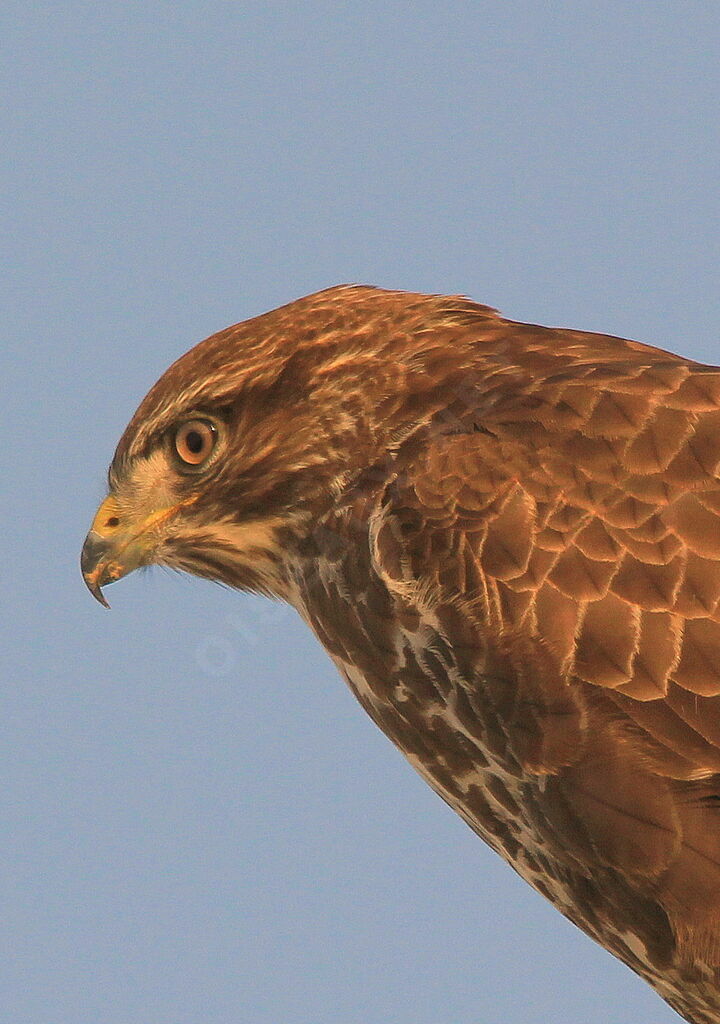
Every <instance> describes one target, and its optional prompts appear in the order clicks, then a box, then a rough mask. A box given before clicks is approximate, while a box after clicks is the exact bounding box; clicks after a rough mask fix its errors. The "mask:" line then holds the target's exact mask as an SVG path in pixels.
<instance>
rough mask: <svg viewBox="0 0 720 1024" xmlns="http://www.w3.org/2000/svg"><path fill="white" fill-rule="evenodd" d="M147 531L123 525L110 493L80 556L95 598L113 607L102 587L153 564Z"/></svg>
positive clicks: (83, 570) (81, 564)
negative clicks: (150, 559) (150, 562)
mask: <svg viewBox="0 0 720 1024" xmlns="http://www.w3.org/2000/svg"><path fill="white" fill-rule="evenodd" d="M147 539H148V538H147V533H146V530H145V529H142V528H141V529H140V530H138V529H137V528H135V529H128V528H127V526H124V525H123V521H122V516H121V513H120V507H119V505H118V502H117V500H116V498H115V497H114V495H112V494H110V495H109V496H108V497H107V498H106V499H105V501H104V502H103V503H102V505H101V506H100V508H99V509H98V511H97V515H96V516H95V518H94V520H93V523H92V526H91V527H90V531H89V532H88V535H87V537H86V538H85V543H84V544H83V549H82V554H81V555H80V570H81V572H82V575H83V579H84V580H85V583H86V585H87V588H88V590H89V591H90V593H91V594H92V596H93V597H94V598H95V599H96V600H98V601H99V602H100V604H102V605H104V606H105V607H106V608H109V607H110V605H109V604H108V603H107V601H106V600H105V596H104V594H103V592H102V587H104V586H106V585H107V584H108V583H114V582H115V580H119V579H121V578H122V577H123V576H127V575H128V573H130V572H132V571H133V569H137V568H138V566H140V565H145V564H147V562H148V561H149V558H148V554H149V552H148V544H147Z"/></svg>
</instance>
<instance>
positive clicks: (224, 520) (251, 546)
mask: <svg viewBox="0 0 720 1024" xmlns="http://www.w3.org/2000/svg"><path fill="white" fill-rule="evenodd" d="M490 313H491V311H489V310H485V308H484V307H478V306H477V305H475V304H474V303H470V302H469V301H467V300H463V299H457V298H455V299H448V298H443V297H436V296H425V295H412V294H409V293H404V292H387V291H381V290H379V289H374V288H366V287H359V286H340V287H338V288H332V289H328V290H326V291H324V292H318V293H316V294H315V295H311V296H308V297H306V298H304V299H300V300H298V301H297V302H294V303H291V304H290V305H288V306H285V307H282V308H280V309H278V310H274V311H273V312H271V313H267V314H265V315H263V316H260V317H257V318H255V319H253V320H249V321H246V322H245V323H242V324H238V325H236V326H234V327H230V328H227V329H226V330H224V331H221V332H220V333H218V334H215V335H213V336H212V337H210V338H207V339H206V340H205V341H203V342H201V343H200V344H199V345H197V346H196V347H195V348H194V349H191V350H190V351H189V352H188V353H186V354H185V355H184V356H182V357H181V358H180V359H179V360H177V362H175V363H174V364H173V365H172V366H171V367H170V368H169V369H168V370H167V371H166V372H165V373H164V374H163V376H162V377H161V378H160V380H159V381H158V382H157V383H156V384H155V385H154V386H153V387H152V388H151V390H150V391H149V393H148V394H147V396H146V397H145V399H144V400H143V401H142V403H141V404H140V407H139V408H138V410H137V412H136V413H135V415H134V416H133V418H132V420H131V421H130V423H129V425H128V427H127V429H126V430H125V433H124V434H123V436H122V438H121V440H120V442H119V444H118V447H117V450H116V452H115V456H114V458H113V461H112V464H111V466H110V471H109V493H108V496H107V497H106V499H105V500H104V501H103V503H102V504H101V506H100V508H99V510H98V512H97V514H96V516H95V519H94V520H93V523H92V526H91V529H90V531H89V533H88V535H87V539H86V541H85V545H84V547H83V552H82V559H81V567H82V572H83V576H84V578H85V582H86V583H87V585H88V587H89V589H90V591H91V592H92V594H93V595H94V596H95V597H96V598H97V599H98V600H99V601H101V602H102V603H103V604H105V603H106V602H105V598H104V596H103V594H102V587H103V586H105V585H106V584H108V583H112V582H114V581H115V580H118V579H120V578H121V577H123V576H126V575H127V574H128V573H130V572H132V571H133V570H134V569H136V568H138V567H140V566H145V565H150V564H159V565H165V566H168V567H170V568H173V569H179V570H184V571H187V572H190V573H193V574H195V575H198V576H202V577H205V578H209V579H213V580H216V581H219V582H222V583H225V584H228V585H230V586H234V587H238V588H241V589H246V590H252V591H256V592H261V593H270V594H274V595H277V596H285V595H284V587H285V583H286V574H285V568H284V567H285V565H286V561H287V557H288V553H289V552H291V551H292V549H293V544H294V543H295V542H297V541H298V539H299V538H301V537H302V536H303V534H306V533H307V529H308V524H309V523H313V522H317V521H318V519H319V518H320V517H321V516H322V515H323V514H324V512H325V511H327V509H328V508H329V507H330V505H331V504H332V502H333V500H334V499H335V498H336V496H337V494H338V492H339V489H340V487H341V484H342V482H344V481H347V480H348V478H349V477H350V476H351V475H352V474H353V472H357V471H358V470H359V469H361V468H363V467H367V466H371V465H372V464H373V463H374V462H376V461H377V460H378V459H381V458H382V457H383V455H384V454H387V451H388V450H389V448H390V447H392V445H393V444H396V443H397V441H398V439H400V438H401V437H403V436H405V435H406V433H407V430H408V429H410V427H411V425H413V424H415V423H416V422H417V420H418V409H419V408H421V409H422V410H423V415H428V414H430V413H431V412H432V408H433V402H432V401H428V400H427V394H428V393H430V392H432V390H433V389H437V385H438V372H437V366H438V365H439V364H440V363H441V364H442V365H443V366H444V367H445V368H446V369H447V368H448V367H450V366H451V365H452V364H453V355H452V353H453V351H454V352H455V353H456V355H457V353H459V352H460V350H461V349H462V345H460V344H458V345H457V346H455V347H454V348H448V344H447V341H448V335H447V330H450V331H455V332H456V333H457V329H458V324H459V323H461V322H466V321H467V319H468V317H471V318H472V317H474V318H477V317H478V315H479V314H480V315H483V314H485V315H488V316H489V315H490ZM443 327H445V328H447V330H444V329H443ZM421 396H425V397H424V401H422V402H421V401H419V400H418V399H419V398H420V397H421Z"/></svg>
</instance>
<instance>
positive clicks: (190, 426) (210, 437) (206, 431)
mask: <svg viewBox="0 0 720 1024" xmlns="http://www.w3.org/2000/svg"><path fill="white" fill-rule="evenodd" d="M217 438H218V432H217V428H216V427H215V426H214V424H212V423H210V421H209V420H200V419H196V420H188V421H187V423H183V424H182V426H180V427H178V429H177V430H176V431H175V438H174V444H175V451H176V452H177V455H178V458H179V459H180V461H181V462H182V463H183V465H185V466H191V467H192V468H193V469H196V468H198V467H199V466H202V465H203V463H204V462H206V461H207V460H208V459H209V457H210V455H212V452H213V449H214V448H215V445H216V443H217Z"/></svg>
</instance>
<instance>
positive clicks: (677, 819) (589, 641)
mask: <svg viewBox="0 0 720 1024" xmlns="http://www.w3.org/2000/svg"><path fill="white" fill-rule="evenodd" d="M151 563H155V564H160V565H166V566H171V567H172V568H174V569H180V570H185V571H187V572H190V573H194V574H196V575H198V576H202V577H205V578H208V579H211V580H216V581H220V582H222V583H224V584H227V585H229V586H231V587H237V588H239V589H241V590H246V591H253V592H256V593H261V594H266V595H270V596H272V597H275V598H279V599H282V600H284V601H287V602H289V603H290V604H291V605H293V606H294V607H295V608H296V609H297V610H298V611H299V613H300V614H301V616H302V617H303V618H304V619H305V621H306V622H307V623H308V624H309V625H310V627H311V628H312V629H313V630H314V632H315V634H316V635H317V636H318V638H319V639H320V641H321V643H322V644H323V645H324V647H325V648H326V650H327V651H328V652H329V654H330V656H331V658H332V659H333V661H334V662H335V664H336V665H337V667H338V669H339V670H340V673H341V674H342V675H343V676H344V678H345V680H346V681H347V683H348V684H349V686H350V687H351V689H352V691H353V693H354V694H355V696H356V697H357V699H358V701H359V702H360V704H361V705H362V706H363V707H364V708H365V710H366V711H367V713H368V714H369V715H370V717H371V718H372V719H373V720H374V721H375V722H376V724H377V725H378V726H379V727H380V729H382V730H383V731H384V732H385V733H386V734H387V735H388V736H389V738H390V739H391V740H392V741H393V742H394V743H395V744H396V745H397V746H398V747H399V748H400V750H401V751H402V752H403V753H404V754H405V756H406V757H407V758H408V760H409V761H410V763H411V764H412V765H413V766H414V767H415V768H416V769H417V771H418V772H419V773H420V774H421V775H422V776H423V777H424V778H425V779H426V780H427V782H428V783H429V784H430V786H432V788H433V789H434V790H435V791H436V792H437V793H438V794H439V795H440V796H441V797H442V798H443V799H444V800H446V801H447V802H448V804H450V806H451V807H453V808H454V809H455V810H456V811H457V812H458V813H459V814H460V815H461V816H462V818H463V819H464V820H465V821H466V822H467V823H468V824H469V825H470V827H471V828H472V829H474V831H475V832H476V833H477V834H478V835H479V836H480V837H481V838H482V839H484V840H485V841H486V842H487V843H489V845H490V846H491V847H492V848H493V849H494V850H495V851H497V853H499V854H500V855H501V856H502V857H504V858H505V860H507V861H508V862H509V863H510V864H511V865H512V867H513V868H514V869H515V870H516V871H517V872H518V873H519V874H520V875H521V876H522V877H523V878H524V879H526V880H527V881H528V882H529V883H530V885H532V886H533V887H534V888H535V889H536V890H538V891H539V892H540V893H542V894H543V895H544V896H545V897H547V899H549V900H550V901H551V902H552V903H553V904H554V905H555V906H556V907H557V908H558V909H559V910H560V911H561V912H562V913H563V914H565V915H566V916H567V917H568V918H569V919H570V920H571V921H573V922H574V923H575V924H576V925H578V926H579V927H580V928H582V929H583V930H584V931H585V932H587V934H588V935H590V936H592V937H593V938H594V939H596V940H597V941H598V942H599V943H600V944H601V945H603V946H605V947H606V948H607V949H609V950H610V951H611V952H612V953H614V954H615V955H616V956H617V957H619V958H620V960H622V961H624V962H625V963H626V964H627V965H628V966H629V967H631V968H632V969H633V970H634V971H636V972H637V973H638V974H640V975H641V976H642V977H643V978H645V979H646V980H647V981H648V982H649V983H650V984H651V985H652V986H654V988H655V989H656V990H657V991H658V992H659V994H660V995H661V996H662V997H663V998H664V999H666V1000H667V1002H668V1003H669V1004H670V1005H671V1006H672V1007H673V1008H674V1009H675V1010H677V1012H678V1013H680V1014H681V1015H683V1016H684V1017H685V1018H686V1020H687V1021H690V1022H692V1024H717V1022H718V1021H720V369H718V368H716V367H712V366H705V365H700V364H698V363H696V362H693V361H692V360H689V359H684V358H681V357H680V356H677V355H673V354H671V353H668V352H664V351H662V350H660V349H657V348H651V347H649V346H646V345H642V344H639V343H637V342H633V341H625V340H623V339H620V338H615V337H609V336H604V335H600V334H589V333H583V332H580V331H572V330H557V329H548V328H545V327H539V326H535V325H530V324H522V323H516V322H512V321H509V320H506V319H503V318H502V317H501V316H499V315H498V314H497V313H496V312H495V311H494V310H493V309H491V308H489V307H487V306H483V305H479V304H477V303H475V302H472V301H470V300H469V299H466V298H462V297H446V296H438V295H421V294H412V293H406V292H398V291H384V290H380V289H375V288H369V287H360V286H349V285H348V286H340V287H336V288H330V289H327V290H325V291H321V292H318V293H317V294H314V295H310V296H307V297H306V298H303V299H300V300H298V301H297V302H293V303H291V304H290V305H287V306H284V307H282V308H281V309H278V310H275V311H273V312H270V313H267V314H265V315H263V316H259V317H257V318H255V319H252V320H249V321H247V322H245V323H241V324H238V325H236V326H234V327H229V328H228V329H227V330H224V331H221V332H220V333H219V334H215V335H213V336H212V337H210V338H208V339H207V340H205V341H203V342H201V343H200V344H199V345H197V346H196V347H195V348H194V349H192V350H191V351H190V352H188V353H187V354H186V355H184V356H182V358H180V359H179V360H178V361H177V362H175V363H174V364H173V365H172V366H171V367H170V368H169V369H168V370H167V371H166V373H165V374H164V375H163V376H162V377H161V378H160V380H159V381H158V382H157V383H156V384H155V385H154V387H152V389H151V390H150V392H149V393H148V395H147V396H146V398H145V399H144V400H143V401H142V403H141V405H140V407H139V409H138V410H137V412H136V413H135V415H134V417H133V418H132V420H131V421H130V424H129V426H128V427H127V429H126V431H125V433H124V434H123V436H122V438H121V440H120V442H119V445H118V447H117V451H116V453H115V456H114V459H113V462H112V465H111V467H110V473H109V495H108V497H107V498H106V499H105V501H104V502H103V503H102V505H101V506H100V509H99V511H98V513H97V515H96V517H95V520H94V522H93V524H92V528H91V530H90V532H89V534H88V537H87V540H86V541H85V546H84V548H83V554H82V571H83V574H84V577H85V580H86V582H87V584H88V586H89V588H90V590H91V591H92V593H93V594H94V595H95V597H97V598H98V599H99V600H101V601H103V602H104V597H103V595H102V591H101V588H102V587H103V586H104V585H105V584H107V583H111V582H112V581H114V580H117V579H119V578H120V577H122V576H124V575H126V574H127V573H129V572H130V571H132V570H133V569H135V568H137V567H138V566H143V565H148V564H151Z"/></svg>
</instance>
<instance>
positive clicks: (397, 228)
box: [0, 0, 720, 1024]
mask: <svg viewBox="0 0 720 1024" xmlns="http://www.w3.org/2000/svg"><path fill="white" fill-rule="evenodd" d="M719 45H720V7H718V5H717V3H716V2H714V0H713V2H705V3H702V2H696V0H687V2H685V3H677V2H673V3H668V2H662V0H656V2H655V3H652V4H637V3H629V2H628V3H616V2H612V0H610V2H609V3H605V4H603V5H598V4H597V3H595V2H593V3H588V2H582V0H581V2H573V3H531V2H513V0H509V2H504V3H502V4H498V3H485V2H480V0H478V2H474V3H452V2H451V3H449V4H446V5H439V4H437V3H430V2H425V0H416V2H414V3H412V4H410V3H392V2H391V3H387V2H384V3H378V2H375V0H369V2H366V3H365V4H363V5H360V4H346V3H320V2H316V0H309V2H306V3H292V2H285V3H282V4H280V3H263V4H243V3H227V2H226V3H219V2H205V3H202V4H200V3H173V4H170V3H153V4H141V3H132V2H130V3H123V4H90V3H78V2H68V3H64V4H62V5H54V4H33V5H28V4H25V3H23V4H19V3H9V4H5V5H4V8H3V13H2V15H0V48H1V49H2V52H3V61H2V68H3V70H2V71H1V72H0V76H1V78H2V80H1V81H0V85H1V86H2V94H3V97H4V102H3V109H2V113H0V118H1V119H2V138H3V146H2V153H0V167H1V168H2V170H1V173H2V184H3V189H2V193H3V196H4V198H3V200H2V209H1V211H0V212H1V214H2V235H3V238H4V241H5V245H4V247H3V249H4V252H3V263H4V268H3V273H2V283H1V284H0V301H1V302H2V314H3V315H2V320H3V330H2V335H3V339H2V350H1V356H2V368H1V370H2V373H1V377H0V379H1V380H2V388H3V400H2V410H1V413H2V418H3V426H2V438H3V442H4V443H3V445H2V449H1V450H0V462H1V473H2V475H1V477H0V479H2V481H3V483H2V494H1V507H2V527H3V528H2V531H1V533H0V545H1V549H0V590H1V591H2V608H3V616H2V631H3V647H2V655H1V657H2V681H3V688H2V713H1V714H0V752H1V753H0V764H1V765H2V768H1V771H2V780H1V784H0V815H1V817H2V821H3V829H2V838H1V839H0V898H1V901H2V907H3V928H2V934H1V936H0V949H1V950H2V955H1V956H0V1007H2V1009H1V1010H0V1019H2V1020H7V1021H8V1022H10V1021H12V1022H13V1024H66V1022H67V1024H126V1022H128V1021H136V1020H137V1021H148V1022H151V1024H238V1022H243V1024H244V1022H245V1021H248V1022H252V1024H278V1022H282V1024H374V1022H378V1024H379V1022H383V1024H386V1022H391V1024H446V1022H447V1024H460V1022H466V1024H500V1022H502V1024H545V1022H546V1021H548V1020H562V1019H568V1020H573V1021H580V1022H582V1024H615V1022H618V1024H620V1022H624V1021H626V1020H628V1019H629V1018H630V1017H631V1018H632V1019H634V1020H652V1021H653V1024H671V1022H672V1021H675V1020H678V1018H677V1017H676V1016H675V1015H674V1014H673V1013H672V1012H671V1011H670V1010H669V1009H668V1008H667V1007H665V1006H664V1004H662V1003H661V1002H660V1001H659V1000H658V999H657V997H656V996H654V995H653V994H652V993H651V992H650V990H649V989H646V988H645V986H644V985H643V984H642V983H641V982H640V981H639V980H636V979H635V978H634V977H633V976H632V975H631V974H630V973H629V972H628V971H627V970H626V969H625V968H624V967H622V966H621V965H620V964H618V963H616V962H615V961H613V959H612V958H611V957H610V956H609V955H608V954H606V953H604V952H603V951H602V950H600V949H599V948H597V947H595V946H594V945H593V943H591V942H590V940H588V939H585V938H584V937H583V936H582V935H581V934H580V933H579V932H577V931H576V929H575V928H573V927H572V926H571V925H570V924H568V923H567V922H565V921H564V920H563V919H562V918H561V917H560V916H559V915H558V914H557V913H556V912H555V911H554V910H552V909H551V908H550V907H549V905H547V904H545V903H544V901H543V900H542V899H541V898H540V897H539V896H537V895H535V894H534V893H533V892H532V891H531V890H530V889H529V888H528V887H527V886H526V885H525V884H524V883H522V882H520V880H519V879H517V878H516V877H515V876H514V875H513V874H512V872H511V871H510V870H509V869H508V868H507V867H506V866H505V865H504V864H503V863H502V862H501V861H500V860H499V859H498V858H497V857H495V855H494V854H492V853H491V852H490V851H489V850H488V849H486V848H485V847H484V846H483V844H482V843H481V842H480V841H479V840H477V839H476V838H475V837H474V836H473V835H472V834H471V833H470V831H469V830H468V829H467V828H466V827H465V826H464V825H463V824H462V822H461V821H460V820H459V819H458V818H456V817H455V816H454V815H453V814H452V813H451V812H450V811H449V810H448V808H446V807H445V806H444V804H443V803H442V802H441V801H440V800H439V799H438V798H437V797H436V796H435V795H434V794H433V793H432V792H431V791H430V790H429V789H428V788H427V787H426V786H425V784H424V783H423V782H421V780H420V779H419V778H418V777H416V776H415V775H414V774H413V772H412V770H411V769H410V768H409V767H408V766H407V765H406V764H405V762H404V761H403V759H402V758H401V756H400V755H399V754H398V753H396V752H395V750H394V749H393V748H392V747H391V745H390V744H389V742H388V741H387V740H385V738H384V737H383V736H382V735H381V734H380V733H379V732H378V731H377V730H376V729H375V727H374V726H373V725H372V724H371V723H370V721H369V720H367V719H366V718H365V716H364V714H363V712H362V710H361V709H360V708H359V707H358V706H356V705H355V704H354V701H353V699H352V697H351V696H350V694H349V693H348V692H347V691H346V690H345V688H344V686H343V684H342V682H341V681H340V679H339V678H337V677H336V673H335V670H334V669H333V667H332V665H331V664H330V662H329V660H328V658H327V657H326V656H325V655H324V654H323V652H322V651H321V649H320V648H319V646H318V644H317V643H316V642H315V641H314V639H313V638H312V637H311V636H310V635H309V634H308V632H307V630H306V628H305V627H304V626H303V625H302V624H301V623H300V621H299V620H298V618H297V616H295V614H294V613H292V612H291V611H289V610H288V609H284V608H282V607H278V606H274V605H272V604H270V603H268V602H265V601H262V600H260V599H254V598H249V597H244V596H241V595H235V594H232V593H229V592H227V591H223V590H221V589H220V588H216V587H213V586H211V585H209V584H203V583H201V582H199V581H195V580H190V579H188V578H184V577H179V576H175V575H172V574H166V573H162V572H160V571H153V572H149V573H145V574H136V575H135V576H133V577H131V578H129V579H128V580H126V581H123V582H122V583H120V584H118V585H117V587H113V589H112V590H111V591H110V592H109V595H108V596H109V597H110V599H111V602H112V605H113V608H112V611H111V612H110V613H108V612H106V611H104V610H103V609H102V608H101V607H100V606H99V605H97V604H95V603H94V602H93V601H92V599H91V598H90V596H89V595H88V594H87V592H86V591H85V589H84V587H83V584H82V581H81V579H80V577H79V573H78V568H77V559H78V553H79V549H80V545H81V542H82V538H83V536H84V533H85V530H86V528H87V526H88V524H89V521H90V518H91V517H92V514H93V512H94V509H95V506H96V504H97V501H98V500H99V499H100V498H101V497H102V496H103V493H104V476H105V470H106V466H107V464H108V462H109V460H110V457H111V455H112V452H113V449H114V446H115V443H116V441H117V439H118V437H119V435H120V433H121V431H122V429H123V427H124V425H125V423H126V421H127V420H128V418H129V416H130V415H131V414H132V412H133V410H134V408H135V406H136V405H137V403H138V402H139V400H140V399H141V398H142V396H143V394H144V393H145V391H146V390H147V388H148V387H149V386H150V385H151V384H152V383H153V381H154V380H155V379H156V377H157V376H158V375H159V374H160V373H161V372H162V370H163V369H164V368H165V367H166V365H167V364H168V363H169V362H170V361H171V360H172V359H174V358H175V357H176V356H177V355H179V354H180V353H181V352H183V351H184V350H186V349H187V348H189V347H190V346H191V345H193V344H194V343H195V342H196V341H198V340H200V339H201V338H202V337H204V336H205V335H207V334H210V333H211V332H213V331H215V330H218V329H220V328H222V327H224V326H226V325H227V324H229V323H232V322H235V321H238V320H242V319H245V318H246V317H249V316H252V315H255V314H257V313H259V312H262V311H264V310H266V309H269V308H271V307H273V306H276V305H279V304H281V303H284V302H287V301H289V300H291V299H293V298H295V297H298V296H300V295H302V294H305V293H307V292H310V291H313V290H315V289H317V288H321V287H326V286H328V285H331V284H334V283H338V282H341V281H360V282H365V283H372V284H378V285H382V286H385V287H399V288H408V289H413V290H425V291H435V292H442V291H446V292H463V293H466V294H469V295H471V296H473V297H474V298H476V299H478V300H480V301H483V302H486V303H488V304H490V305H494V306H496V307H499V308H500V309H501V310H502V311H503V312H505V313H506V314H507V315H509V316H511V317H513V318H516V319H525V320H530V321H536V322H541V323H550V324H559V325H564V326H569V327H577V328H585V329H591V330H601V331H606V332H609V333H616V334H620V335H623V336H626V337H632V338H636V339H638V340H642V341H647V342H651V343H653V344H656V345H660V346H663V347H668V348H672V349H675V350H677V351H681V352H683V353H685V354H687V355H690V356H693V357H694V358H697V359H701V360H705V361H709V362H720V354H719V351H718V349H719V345H718V341H719V334H718V322H719V321H720V317H719V315H718V314H719V312H720V309H719V305H720V293H719V291H718V264H719V262H720V260H719V256H720V252H719V245H718V224H719V223H720V219H719V216H718V215H719V213H720V199H719V198H718V196H719V192H718V180H720V141H719V137H718V95H720V70H719V69H720V65H719V63H718V60H717V54H718V46H719Z"/></svg>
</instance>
